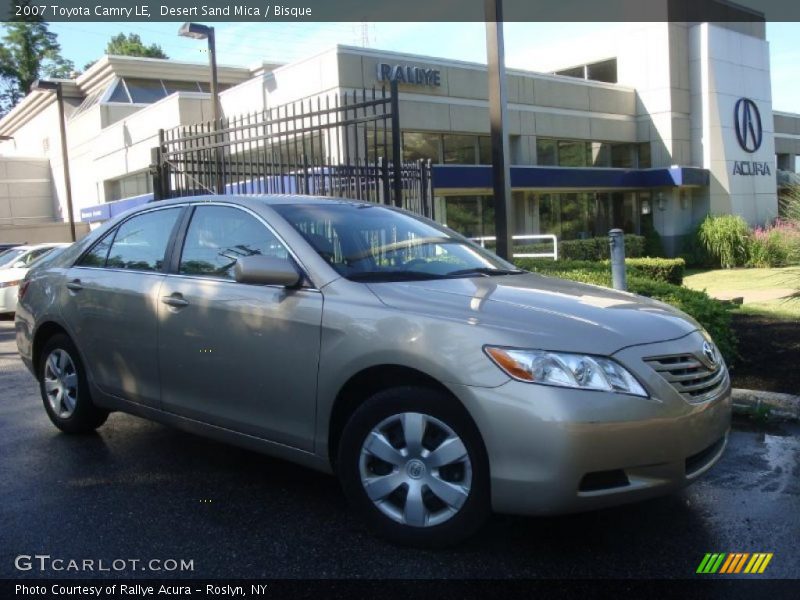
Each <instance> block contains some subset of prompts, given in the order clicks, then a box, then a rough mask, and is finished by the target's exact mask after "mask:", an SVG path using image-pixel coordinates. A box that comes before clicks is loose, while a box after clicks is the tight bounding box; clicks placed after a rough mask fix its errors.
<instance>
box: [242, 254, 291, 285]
mask: <svg viewBox="0 0 800 600" xmlns="http://www.w3.org/2000/svg"><path fill="white" fill-rule="evenodd" d="M233 274H234V277H235V278H236V281H237V282H239V283H251V284H257V285H282V286H284V287H297V286H298V285H299V284H300V281H301V277H300V273H299V272H298V271H297V268H296V267H295V266H294V263H293V262H292V261H291V260H289V259H285V258H273V257H271V256H262V255H260V254H256V255H253V256H243V257H242V258H240V259H238V260H237V261H236V266H235V267H234V268H233Z"/></svg>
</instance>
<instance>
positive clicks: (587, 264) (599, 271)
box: [514, 258, 686, 285]
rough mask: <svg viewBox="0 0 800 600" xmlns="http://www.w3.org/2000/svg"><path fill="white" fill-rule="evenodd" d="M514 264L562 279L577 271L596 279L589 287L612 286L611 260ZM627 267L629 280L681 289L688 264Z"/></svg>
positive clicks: (646, 262) (641, 261)
mask: <svg viewBox="0 0 800 600" xmlns="http://www.w3.org/2000/svg"><path fill="white" fill-rule="evenodd" d="M514 263H515V264H516V265H517V266H518V267H520V268H521V269H525V270H527V271H535V272H538V273H543V274H546V275H554V276H556V277H560V275H559V274H560V273H570V272H572V273H574V272H576V271H579V272H582V273H585V274H586V277H587V278H592V281H591V282H589V283H598V282H599V284H600V285H606V281H607V282H608V283H609V284H610V282H611V264H610V262H609V261H608V260H604V261H588V260H558V261H552V260H547V259H537V258H517V259H515V260H514ZM625 266H626V268H627V274H628V276H632V277H641V278H644V279H653V280H655V281H663V282H666V283H673V284H675V285H681V284H682V283H683V274H684V270H685V268H686V263H685V261H684V260H683V259H682V258H626V259H625Z"/></svg>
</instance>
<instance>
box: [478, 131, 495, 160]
mask: <svg viewBox="0 0 800 600" xmlns="http://www.w3.org/2000/svg"><path fill="white" fill-rule="evenodd" d="M478 164H481V165H490V164H492V138H490V137H489V136H488V135H482V136H480V137H479V138H478Z"/></svg>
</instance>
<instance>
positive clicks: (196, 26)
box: [178, 22, 224, 194]
mask: <svg viewBox="0 0 800 600" xmlns="http://www.w3.org/2000/svg"><path fill="white" fill-rule="evenodd" d="M178 35H180V36H182V37H187V38H191V39H193V40H208V62H209V66H210V67H211V120H212V127H213V129H214V131H216V130H217V128H218V126H219V113H220V110H219V86H218V84H217V44H216V40H215V38H214V28H213V27H209V26H208V25H203V24H201V23H189V22H186V23H184V24H183V25H181V28H180V29H179V30H178ZM218 142H219V140H218V139H217V136H216V135H215V136H214V146H215V148H214V156H215V160H216V165H215V167H216V172H217V173H216V174H217V177H216V181H215V190H216V192H217V194H222V193H223V192H224V184H223V179H222V173H220V167H221V161H220V149H219V148H218V147H217V146H216V144H217V143H218Z"/></svg>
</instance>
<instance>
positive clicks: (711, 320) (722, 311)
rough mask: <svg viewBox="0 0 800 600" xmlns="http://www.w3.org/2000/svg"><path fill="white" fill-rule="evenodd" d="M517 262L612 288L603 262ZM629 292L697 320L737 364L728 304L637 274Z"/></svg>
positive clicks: (557, 275) (629, 283) (530, 267)
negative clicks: (651, 299)
mask: <svg viewBox="0 0 800 600" xmlns="http://www.w3.org/2000/svg"><path fill="white" fill-rule="evenodd" d="M629 260H630V259H629ZM676 260H679V261H680V263H681V267H680V269H681V270H682V269H683V266H682V263H683V261H682V260H681V259H676ZM515 262H516V264H517V265H518V266H519V267H520V268H523V269H528V270H532V271H537V272H539V273H541V274H543V275H551V276H553V277H560V278H562V279H570V280H572V281H579V282H582V283H590V284H593V285H601V286H604V287H610V285H611V270H610V268H608V267H607V266H603V265H602V263H600V266H598V263H592V262H566V261H557V262H556V261H550V262H549V265H548V264H546V262H545V261H538V260H537V261H532V260H531V259H517V260H516V261H515ZM600 267H602V268H600ZM676 268H678V267H676ZM628 291H630V292H632V293H634V294H640V295H642V296H647V297H649V298H653V299H654V300H660V301H661V302H666V303H667V304H670V305H672V306H674V307H675V308H677V309H678V310H681V311H683V312H685V313H686V314H688V315H689V316H691V317H693V318H694V319H695V320H696V321H697V322H698V323H700V325H702V326H703V327H704V328H705V329H706V331H708V333H709V334H710V335H711V337H712V338H713V339H714V342H715V343H716V344H717V347H718V348H719V350H720V352H721V353H722V355H723V356H724V357H725V361H726V362H727V363H728V366H731V365H732V364H733V362H734V360H735V358H736V335H735V334H734V332H733V329H732V328H731V316H730V311H729V307H728V305H726V304H724V303H722V302H719V301H718V300H714V299H713V298H711V297H709V296H708V294H706V293H705V292H699V291H696V290H690V289H688V288H684V287H681V286H680V285H675V284H672V283H667V282H666V281H655V280H653V279H649V278H645V277H642V276H641V274H640V273H639V272H637V273H634V272H633V271H631V272H630V277H629V278H628Z"/></svg>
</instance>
